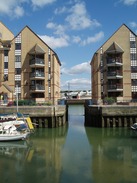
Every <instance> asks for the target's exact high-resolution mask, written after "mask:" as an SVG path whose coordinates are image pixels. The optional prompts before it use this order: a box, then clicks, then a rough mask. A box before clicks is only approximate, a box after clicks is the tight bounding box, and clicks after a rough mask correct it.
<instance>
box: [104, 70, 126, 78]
mask: <svg viewBox="0 0 137 183" xmlns="http://www.w3.org/2000/svg"><path fill="white" fill-rule="evenodd" d="M119 76H120V77H122V76H123V75H122V71H108V72H107V77H119Z"/></svg>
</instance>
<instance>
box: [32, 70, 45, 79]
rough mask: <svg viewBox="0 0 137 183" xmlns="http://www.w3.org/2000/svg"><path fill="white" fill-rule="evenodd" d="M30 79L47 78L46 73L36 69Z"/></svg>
mask: <svg viewBox="0 0 137 183" xmlns="http://www.w3.org/2000/svg"><path fill="white" fill-rule="evenodd" d="M30 79H33V80H34V79H35V80H39V79H45V74H44V72H39V71H35V72H33V73H31V74H30Z"/></svg>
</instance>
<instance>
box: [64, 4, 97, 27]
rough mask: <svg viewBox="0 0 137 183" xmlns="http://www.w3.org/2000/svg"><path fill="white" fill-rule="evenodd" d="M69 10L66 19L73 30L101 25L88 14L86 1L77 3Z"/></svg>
mask: <svg viewBox="0 0 137 183" xmlns="http://www.w3.org/2000/svg"><path fill="white" fill-rule="evenodd" d="M69 12H70V14H69V15H68V16H67V17H66V21H67V22H68V23H69V25H70V27H71V29H73V30H81V29H86V28H89V27H93V26H94V27H98V26H100V23H99V22H98V21H97V20H91V19H90V17H89V16H88V14H87V11H86V7H85V3H84V2H80V3H76V4H75V5H74V6H72V8H71V9H70V10H69Z"/></svg>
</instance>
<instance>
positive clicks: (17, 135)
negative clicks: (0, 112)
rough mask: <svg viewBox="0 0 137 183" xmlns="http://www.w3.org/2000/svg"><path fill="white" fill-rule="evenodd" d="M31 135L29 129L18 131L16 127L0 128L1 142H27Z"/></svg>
mask: <svg viewBox="0 0 137 183" xmlns="http://www.w3.org/2000/svg"><path fill="white" fill-rule="evenodd" d="M29 135H30V131H28V128H26V129H23V130H18V128H16V126H15V125H6V126H4V127H2V126H1V128H0V142H3V141H18V140H26V139H27V138H28V137H29Z"/></svg>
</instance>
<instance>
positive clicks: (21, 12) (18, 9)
mask: <svg viewBox="0 0 137 183" xmlns="http://www.w3.org/2000/svg"><path fill="white" fill-rule="evenodd" d="M14 13H15V15H16V17H22V16H23V15H24V9H23V8H22V7H20V6H17V7H16V8H15V9H14Z"/></svg>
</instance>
